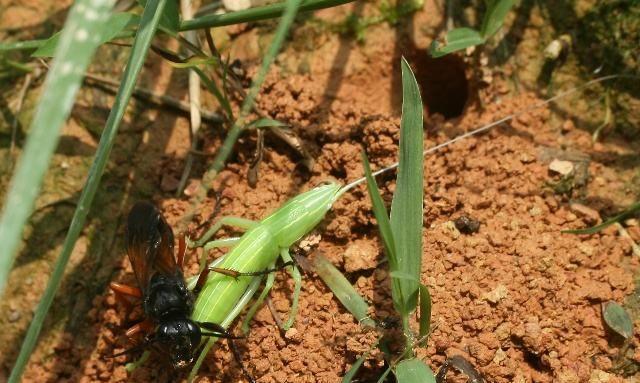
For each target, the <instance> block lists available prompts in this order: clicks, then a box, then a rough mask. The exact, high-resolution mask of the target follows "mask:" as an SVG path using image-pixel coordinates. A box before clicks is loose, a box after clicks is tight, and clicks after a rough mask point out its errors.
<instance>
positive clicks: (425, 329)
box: [420, 283, 431, 338]
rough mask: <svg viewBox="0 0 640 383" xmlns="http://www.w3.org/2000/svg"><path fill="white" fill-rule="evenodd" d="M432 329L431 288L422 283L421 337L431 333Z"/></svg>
mask: <svg viewBox="0 0 640 383" xmlns="http://www.w3.org/2000/svg"><path fill="white" fill-rule="evenodd" d="M430 330H431V294H429V288H428V287H427V286H425V285H423V284H422V283H421V284H420V337H421V338H422V337H424V336H426V335H427V334H429V331H430Z"/></svg>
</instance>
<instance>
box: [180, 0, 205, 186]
mask: <svg viewBox="0 0 640 383" xmlns="http://www.w3.org/2000/svg"><path fill="white" fill-rule="evenodd" d="M180 10H181V12H182V19H183V20H191V19H192V18H193V7H192V4H191V0H180ZM185 40H186V41H187V42H188V43H189V44H191V45H193V46H196V47H197V46H198V37H197V35H196V32H195V31H188V32H185ZM200 109H201V108H200V77H199V76H198V74H197V73H196V72H195V71H193V70H189V111H190V117H191V119H190V122H191V135H190V136H191V150H195V149H196V148H197V147H198V131H199V130H200V126H201V125H202V116H201V114H200ZM192 166H193V155H192V154H191V152H188V153H187V159H186V162H185V164H184V169H183V170H182V175H181V176H180V182H179V183H178V189H177V190H176V196H177V197H179V196H180V195H181V194H182V192H183V191H184V187H185V185H186V184H187V179H188V178H189V174H190V173H191V167H192Z"/></svg>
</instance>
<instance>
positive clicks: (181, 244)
mask: <svg viewBox="0 0 640 383" xmlns="http://www.w3.org/2000/svg"><path fill="white" fill-rule="evenodd" d="M186 251H187V242H186V241H185V238H184V233H182V234H180V238H179V239H178V262H177V263H178V267H179V268H180V269H182V266H184V254H185V252H186Z"/></svg>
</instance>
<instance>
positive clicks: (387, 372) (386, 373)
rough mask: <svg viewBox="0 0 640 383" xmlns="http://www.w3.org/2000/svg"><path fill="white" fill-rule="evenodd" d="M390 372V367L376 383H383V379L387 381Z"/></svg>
mask: <svg viewBox="0 0 640 383" xmlns="http://www.w3.org/2000/svg"><path fill="white" fill-rule="evenodd" d="M390 372H391V367H389V368H387V369H386V370H385V371H384V372H383V373H382V375H380V378H378V382H377V383H384V381H385V379H387V376H388V375H389V373H390Z"/></svg>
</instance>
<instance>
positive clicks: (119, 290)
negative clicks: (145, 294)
mask: <svg viewBox="0 0 640 383" xmlns="http://www.w3.org/2000/svg"><path fill="white" fill-rule="evenodd" d="M109 288H111V290H113V292H114V294H115V296H116V300H117V301H119V302H120V303H122V304H123V305H124V306H126V307H127V308H129V309H130V308H131V307H133V304H132V303H131V301H130V300H129V299H127V297H133V298H136V299H140V298H142V291H140V289H139V288H137V287H133V286H128V285H123V284H121V283H116V282H111V283H110V284H109Z"/></svg>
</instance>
